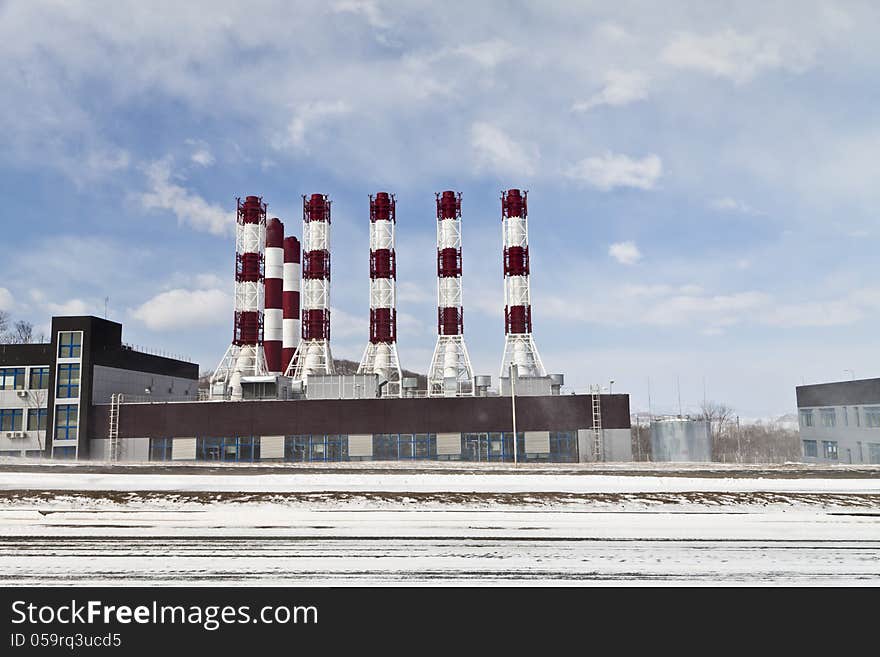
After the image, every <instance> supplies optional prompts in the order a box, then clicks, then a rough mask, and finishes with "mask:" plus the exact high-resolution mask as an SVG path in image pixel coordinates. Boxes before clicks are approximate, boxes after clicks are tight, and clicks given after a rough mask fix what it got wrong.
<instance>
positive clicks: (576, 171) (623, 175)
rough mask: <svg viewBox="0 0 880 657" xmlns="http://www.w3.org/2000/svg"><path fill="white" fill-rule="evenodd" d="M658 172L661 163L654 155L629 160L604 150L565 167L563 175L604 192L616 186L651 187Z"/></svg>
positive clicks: (660, 171)
mask: <svg viewBox="0 0 880 657" xmlns="http://www.w3.org/2000/svg"><path fill="white" fill-rule="evenodd" d="M662 173H663V162H662V161H661V160H660V158H659V157H658V156H657V155H654V154H651V155H647V156H645V157H643V158H642V159H633V158H631V157H628V156H626V155H618V154H615V153H611V152H607V151H606V152H605V153H604V154H603V155H601V156H599V157H588V158H585V159H583V160H581V161H580V162H578V163H577V164H575V165H573V166H571V167H569V169H568V170H567V171H566V172H565V175H566V176H567V177H569V178H571V179H573V180H578V181H580V182H582V183H586V184H588V185H591V186H593V187H595V188H596V189H600V190H602V191H604V192H607V191H610V190H612V189H615V188H616V187H634V188H636V189H654V186H655V185H656V184H657V180H658V179H659V178H660V176H661V174H662Z"/></svg>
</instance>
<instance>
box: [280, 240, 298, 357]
mask: <svg viewBox="0 0 880 657" xmlns="http://www.w3.org/2000/svg"><path fill="white" fill-rule="evenodd" d="M283 277H284V279H283V281H284V282H283V288H282V293H281V306H282V311H283V313H282V314H283V319H282V344H281V371H282V372H286V371H287V369H288V368H289V367H290V362H291V361H292V360H293V354H294V353H295V352H296V348H297V346H298V345H299V332H300V328H299V277H300V246H299V240H298V239H296V237H294V236H293V235H291V236H290V237H285V238H284V274H283Z"/></svg>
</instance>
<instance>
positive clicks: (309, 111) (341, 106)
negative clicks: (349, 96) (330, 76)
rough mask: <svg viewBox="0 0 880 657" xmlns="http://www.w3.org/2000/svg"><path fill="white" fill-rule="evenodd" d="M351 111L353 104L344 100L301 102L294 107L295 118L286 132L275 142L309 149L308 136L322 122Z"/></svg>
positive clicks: (285, 146)
mask: <svg viewBox="0 0 880 657" xmlns="http://www.w3.org/2000/svg"><path fill="white" fill-rule="evenodd" d="M350 112H351V106H350V105H349V104H348V103H346V102H345V101H342V100H333V101H328V100H316V101H311V102H307V103H301V104H300V105H298V106H297V107H296V108H295V109H294V114H293V118H291V119H290V122H289V123H288V124H287V129H286V131H285V132H284V134H283V135H282V136H280V137H278V138H276V139H275V140H274V142H273V145H274V146H275V148H279V149H284V148H290V149H292V150H299V151H308V144H307V141H308V140H307V137H308V136H309V133H310V132H311V131H313V130H317V129H318V126H320V124H321V123H324V122H325V121H327V119H330V118H332V117H336V116H344V115H346V114H349V113H350Z"/></svg>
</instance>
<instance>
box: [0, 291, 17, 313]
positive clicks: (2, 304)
mask: <svg viewBox="0 0 880 657" xmlns="http://www.w3.org/2000/svg"><path fill="white" fill-rule="evenodd" d="M13 301H14V299H13V298H12V292H10V291H9V290H7V289H6V288H5V287H0V310H9V309H11V308H12V304H13Z"/></svg>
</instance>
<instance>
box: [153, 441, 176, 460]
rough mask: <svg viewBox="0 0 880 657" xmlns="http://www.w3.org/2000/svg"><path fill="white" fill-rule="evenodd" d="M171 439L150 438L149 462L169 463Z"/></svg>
mask: <svg viewBox="0 0 880 657" xmlns="http://www.w3.org/2000/svg"><path fill="white" fill-rule="evenodd" d="M173 440H174V439H173V438H150V460H151V461H170V460H171V445H172V443H173Z"/></svg>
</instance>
